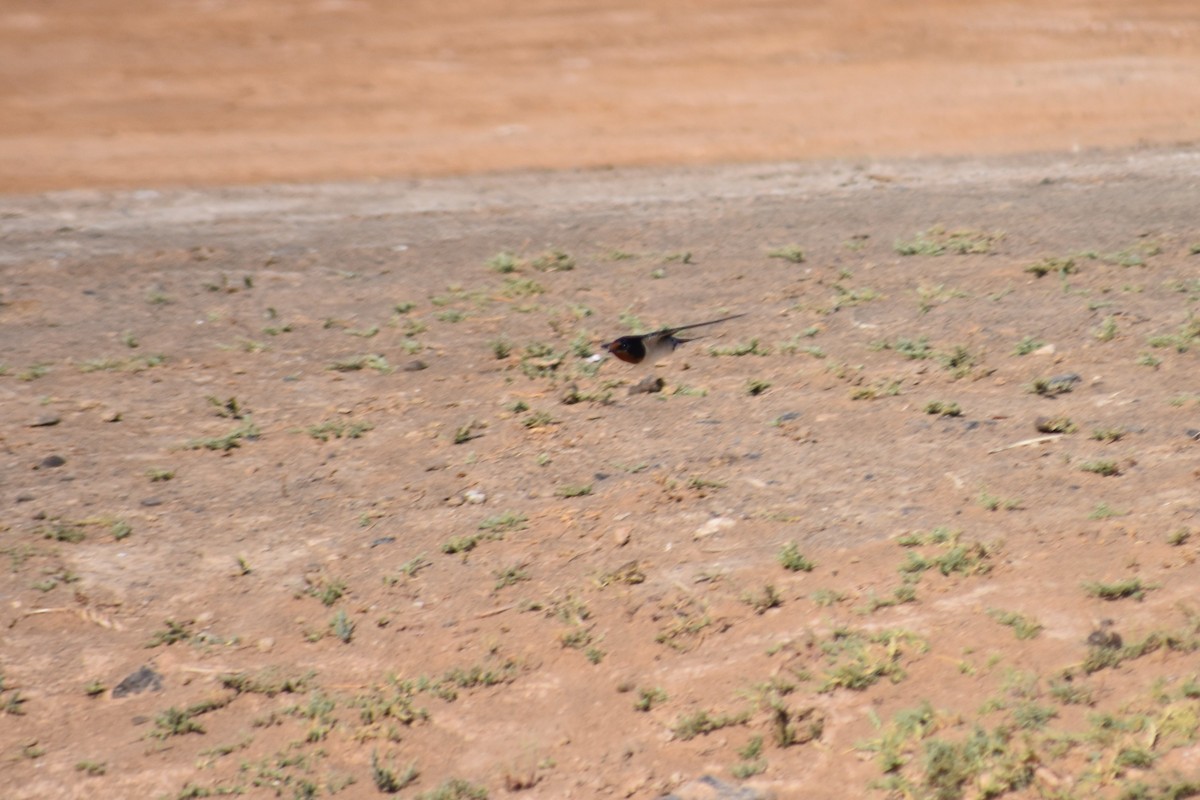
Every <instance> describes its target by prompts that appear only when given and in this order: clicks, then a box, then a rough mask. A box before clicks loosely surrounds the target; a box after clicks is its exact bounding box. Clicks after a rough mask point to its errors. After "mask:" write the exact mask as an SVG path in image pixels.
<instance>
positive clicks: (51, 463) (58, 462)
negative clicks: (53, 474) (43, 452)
mask: <svg viewBox="0 0 1200 800" xmlns="http://www.w3.org/2000/svg"><path fill="white" fill-rule="evenodd" d="M65 463H67V460H66V459H65V458H63V457H62V456H57V455H55V456H46V457H45V458H43V459H42V463H41V465H40V466H41V468H42V469H53V468H54V467H61V466H62V465H63V464H65Z"/></svg>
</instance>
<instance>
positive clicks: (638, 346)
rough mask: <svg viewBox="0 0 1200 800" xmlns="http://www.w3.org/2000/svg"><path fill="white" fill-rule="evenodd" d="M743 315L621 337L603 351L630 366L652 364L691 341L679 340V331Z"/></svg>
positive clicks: (714, 323)
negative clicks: (644, 363)
mask: <svg viewBox="0 0 1200 800" xmlns="http://www.w3.org/2000/svg"><path fill="white" fill-rule="evenodd" d="M744 316H746V315H745V314H734V315H732V316H729V317H721V318H720V319H712V320H709V321H708V322H697V323H694V324H692V325H680V326H679V327H677V328H663V329H662V330H661V331H654V332H653V333H642V334H636V335H633V336H622V337H621V338H619V339H614V340H613V341H611V342H609V343H608V344H606V345H604V349H605V350H607V351H608V352H610V353H612V354H613V355H614V356H616V357H617V358H619V359H621V360H622V361H625V362H628V363H630V364H641V363H643V362H649V363H654V362H655V361H658V360H659V359H660V358H664V357H666V356H669V355H670V354H671V353H672V352H674V350H675V348H676V347H679V345H681V344H683V343H684V342H690V341H693V340H692V339H680V338H679V337H678V336H676V335H675V334H677V333H679V332H680V331H686V330H691V329H692V328H703V327H704V326H705V325H716V324H717V323H718V322H726V321H728V320H731V319H737V318H738V317H744Z"/></svg>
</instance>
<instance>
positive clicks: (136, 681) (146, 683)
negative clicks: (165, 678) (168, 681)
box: [112, 666, 162, 698]
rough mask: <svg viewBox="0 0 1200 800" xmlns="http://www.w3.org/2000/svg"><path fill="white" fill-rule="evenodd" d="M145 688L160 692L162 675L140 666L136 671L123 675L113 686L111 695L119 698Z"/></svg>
mask: <svg viewBox="0 0 1200 800" xmlns="http://www.w3.org/2000/svg"><path fill="white" fill-rule="evenodd" d="M147 689H151V690H153V691H156V692H161V691H162V675H159V674H158V673H157V672H155V671H154V670H152V669H151V668H150V667H148V666H142V667H140V668H139V669H138V670H137V671H136V672H131V673H130V674H129V675H127V676H125V680H123V681H121V682H120V683H118V684H117V685H116V686H114V687H113V690H112V696H113V697H115V698H120V697H125V696H126V695H131V694H140V693H142V692H144V691H146V690H147Z"/></svg>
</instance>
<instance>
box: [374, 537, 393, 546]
mask: <svg viewBox="0 0 1200 800" xmlns="http://www.w3.org/2000/svg"><path fill="white" fill-rule="evenodd" d="M395 543H396V537H395V536H380V537H379V538H378V539H375V540H374V541H372V542H371V547H379V545H381V544H395Z"/></svg>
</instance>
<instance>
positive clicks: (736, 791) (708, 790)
mask: <svg viewBox="0 0 1200 800" xmlns="http://www.w3.org/2000/svg"><path fill="white" fill-rule="evenodd" d="M767 797H768V795H766V794H764V793H763V792H760V791H759V790H758V789H755V788H753V787H750V786H735V785H733V784H732V783H725V781H722V780H720V779H718V778H714V777H713V776H712V775H704V776H703V777H700V778H697V779H696V780H694V781H688V782H687V783H685V784H683V785H682V786H680V787H679V788H678V789H676V790H675V791H674V792H671V794H665V795H662V796H661V797H660V798H659V800H767Z"/></svg>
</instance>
